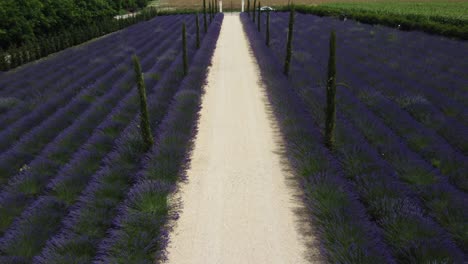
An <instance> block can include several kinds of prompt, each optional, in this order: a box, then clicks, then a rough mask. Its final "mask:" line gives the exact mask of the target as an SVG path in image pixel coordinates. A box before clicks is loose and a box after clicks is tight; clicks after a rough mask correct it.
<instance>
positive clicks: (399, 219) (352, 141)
mask: <svg viewBox="0 0 468 264" xmlns="http://www.w3.org/2000/svg"><path fill="white" fill-rule="evenodd" d="M273 28H274V26H273ZM296 34H297V33H296ZM273 35H274V34H273ZM281 37H282V36H281V35H279V34H278V33H277V38H281ZM297 39H301V38H300V37H298V38H297ZM277 41H281V40H277ZM297 42H298V41H296V43H295V44H296V46H295V49H297V54H298V55H297V56H298V57H299V59H298V60H300V59H301V58H302V59H304V58H307V57H310V53H309V52H307V49H306V48H304V47H306V45H304V44H302V46H301V43H299V44H298V43H297ZM273 48H274V49H275V47H273ZM275 51H276V54H277V58H281V57H282V56H281V51H280V50H275ZM295 52H296V51H295ZM292 67H293V68H292V74H291V81H292V82H293V83H294V87H295V89H296V90H297V92H298V93H299V94H300V95H301V97H302V98H303V100H305V101H306V102H307V105H308V110H309V111H311V112H312V116H313V117H314V119H315V122H316V123H319V124H320V123H322V120H323V118H324V113H322V112H323V110H322V109H323V107H324V102H325V94H324V93H325V88H320V87H318V88H316V87H315V86H314V85H313V81H312V80H311V78H310V77H309V75H310V72H309V69H310V68H311V67H313V66H311V65H309V64H308V63H307V60H306V59H304V60H303V61H301V62H299V63H296V64H295V63H293V65H292ZM304 69H306V71H307V72H304ZM339 74H340V72H339ZM338 76H340V75H338ZM310 83H312V85H311V84H310ZM340 93H345V94H343V95H342V96H341V95H340ZM338 94H339V104H338V110H339V114H338V117H339V118H338V122H337V134H338V137H337V142H338V143H337V144H338V152H337V154H338V157H339V159H340V160H341V162H342V163H343V165H344V168H345V171H346V172H347V173H346V174H347V176H348V177H349V178H350V179H351V180H353V182H354V183H355V186H356V187H357V188H358V191H359V195H360V196H361V199H363V201H364V202H365V204H366V207H367V210H368V212H369V213H370V214H371V215H372V217H373V218H375V219H376V221H377V223H378V224H379V225H380V226H381V227H382V228H383V230H384V233H385V240H386V242H387V243H388V244H389V245H390V246H391V247H392V248H393V252H394V256H395V257H396V258H397V259H398V260H400V261H410V262H411V261H413V262H414V261H416V262H418V261H424V260H439V261H449V262H450V261H453V262H457V261H460V260H461V259H463V256H464V255H463V253H462V252H461V251H460V249H459V248H457V247H456V246H455V245H454V244H453V242H452V241H451V238H450V236H448V235H447V234H446V231H445V230H443V229H441V228H440V227H439V226H438V225H437V224H436V223H435V222H434V221H433V220H432V218H431V217H434V218H436V219H437V220H439V223H440V224H442V225H443V226H444V227H445V228H448V229H449V230H450V231H451V233H452V235H453V236H454V238H455V239H456V240H457V241H458V242H459V243H460V244H461V246H462V248H465V244H464V243H465V242H464V238H463V237H460V234H463V232H460V231H461V230H463V228H464V227H463V226H464V223H463V219H466V213H465V212H466V210H464V209H463V206H462V205H463V202H464V201H465V200H466V199H465V196H464V194H462V193H460V192H459V191H457V190H455V189H453V187H452V186H450V185H449V184H447V181H446V179H443V178H441V177H439V176H440V175H439V176H437V175H435V174H433V173H432V172H431V168H430V167H429V168H428V166H427V164H426V163H425V162H424V161H422V160H421V159H420V158H418V156H417V155H416V154H414V153H412V152H411V151H409V150H408V149H407V148H406V146H405V145H404V144H402V143H400V142H399V141H398V140H399V138H398V137H396V136H395V135H394V134H393V133H392V132H391V130H389V129H388V128H387V127H385V125H383V124H382V123H381V122H380V120H379V119H378V118H376V117H375V116H374V115H373V113H371V112H369V111H368V110H367V109H366V108H365V107H363V106H362V103H361V102H359V101H358V100H357V99H356V98H354V97H353V95H352V94H351V93H349V92H348V93H346V91H343V92H341V90H340V91H339V92H338ZM352 99H354V101H352ZM366 110H367V111H366ZM341 111H342V112H341ZM345 116H346V117H347V118H349V119H352V120H353V122H354V124H351V123H350V122H349V121H348V120H347V119H346V118H345ZM379 125H380V127H379ZM356 127H359V128H360V131H359V130H357V129H356ZM361 133H364V135H362V134H361ZM364 136H366V137H367V139H366V138H364ZM368 140H369V142H368ZM369 143H372V144H373V145H374V146H372V145H371V144H369ZM392 144H394V145H392ZM401 157H402V158H401ZM398 158H399V159H398ZM405 159H406V160H405ZM385 160H387V161H390V163H391V164H392V165H393V167H391V166H390V164H388V163H387V162H386V161H385ZM407 160H409V161H410V162H407V163H405V162H404V161H407ZM398 162H399V163H398ZM410 166H411V167H410ZM410 169H411V170H410ZM397 177H400V178H401V179H403V180H404V181H405V182H407V183H408V185H409V186H408V185H406V184H402V183H401V182H400V181H399V179H398V178H397ZM376 179H378V181H376ZM431 180H432V181H431ZM425 181H426V182H425ZM427 181H429V182H427ZM427 183H429V184H430V185H429V186H425V185H424V184H427ZM409 187H412V188H413V189H415V190H416V191H417V193H418V194H419V195H420V196H422V197H423V199H424V203H421V202H420V201H419V199H418V195H417V194H416V193H415V192H413V191H412V190H411V188H409ZM442 190H444V191H449V192H452V194H451V195H449V196H450V197H449V198H448V199H444V198H445V197H443V196H441V194H442V193H443V192H442ZM420 192H423V194H421V193H420ZM431 195H432V197H431ZM427 199H429V200H430V201H427ZM442 201H450V202H454V203H455V205H450V207H451V208H452V209H458V211H457V212H454V211H453V210H449V215H450V221H445V219H441V218H440V216H443V215H444V214H441V212H440V211H439V212H438V211H437V209H438V208H435V206H436V203H437V202H442ZM424 206H425V207H426V208H428V209H429V210H428V211H425V209H424V208H425V207H424ZM395 212H396V213H397V214H396V213H395ZM428 213H429V214H430V216H431V217H428V216H427V214H428ZM408 234H411V237H409V238H408V237H407V236H408ZM461 236H463V235H461ZM436 238H437V239H436ZM435 241H438V242H437V243H436V242H435Z"/></svg>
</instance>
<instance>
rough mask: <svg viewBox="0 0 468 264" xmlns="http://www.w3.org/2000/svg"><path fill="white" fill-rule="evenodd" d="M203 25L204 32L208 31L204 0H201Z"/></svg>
mask: <svg viewBox="0 0 468 264" xmlns="http://www.w3.org/2000/svg"><path fill="white" fill-rule="evenodd" d="M203 26H204V29H205V33H206V32H208V26H207V25H206V0H203Z"/></svg>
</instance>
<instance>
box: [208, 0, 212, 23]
mask: <svg viewBox="0 0 468 264" xmlns="http://www.w3.org/2000/svg"><path fill="white" fill-rule="evenodd" d="M208 12H209V15H210V24H211V18H212V17H211V14H212V12H211V1H210V2H209V3H208Z"/></svg>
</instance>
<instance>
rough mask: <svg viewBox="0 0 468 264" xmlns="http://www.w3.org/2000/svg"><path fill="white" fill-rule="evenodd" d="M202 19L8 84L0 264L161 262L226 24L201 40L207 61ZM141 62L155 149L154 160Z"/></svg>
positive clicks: (83, 49)
mask: <svg viewBox="0 0 468 264" xmlns="http://www.w3.org/2000/svg"><path fill="white" fill-rule="evenodd" d="M195 19H196V16H195V15H172V16H160V17H156V18H154V19H152V20H150V21H147V22H142V23H138V24H136V25H133V26H130V27H128V28H126V29H124V30H121V31H118V32H116V33H113V34H110V35H108V36H105V37H102V38H100V39H97V40H94V41H92V42H90V43H86V44H83V45H81V46H78V47H75V48H70V49H67V50H65V51H63V52H60V53H58V54H56V55H54V56H52V57H50V58H46V59H43V60H41V61H38V62H35V63H32V64H29V65H26V66H23V67H21V68H18V69H17V70H14V71H10V72H5V73H0V263H31V262H34V263H89V262H92V261H96V262H102V263H152V262H153V261H154V258H155V257H156V255H157V252H158V250H160V249H161V248H163V245H164V241H165V239H164V232H162V231H161V227H162V226H163V225H164V223H165V221H166V220H167V217H168V212H167V210H168V208H167V205H166V202H165V196H166V195H167V194H168V193H169V192H170V191H171V190H172V189H173V188H174V184H175V182H176V181H177V178H178V176H179V175H180V168H182V167H183V164H184V163H185V162H186V159H187V158H186V157H185V156H186V153H187V152H188V149H189V146H190V139H191V137H192V134H193V131H194V127H195V122H196V116H197V115H196V113H197V108H198V106H199V103H198V101H199V99H200V96H201V89H202V85H203V83H204V80H205V75H206V69H207V67H208V65H209V63H210V60H211V56H212V52H213V49H214V48H213V43H214V42H215V40H216V39H217V35H218V34H219V28H220V24H221V21H222V15H218V16H216V18H215V19H213V22H212V23H211V24H209V25H208V31H207V33H206V34H205V33H204V30H200V39H201V47H200V48H199V49H197V47H196V26H195V25H196V23H195ZM200 21H201V22H200V23H201V24H202V18H200ZM210 21H211V20H210ZM182 23H185V24H187V31H186V36H187V59H188V64H189V72H188V74H187V75H186V76H184V70H183V69H184V68H183V56H182V50H183V49H182V34H181V33H182ZM134 54H135V55H137V56H138V57H140V58H141V64H142V69H143V72H144V80H145V83H146V87H147V97H148V105H149V106H148V108H149V109H148V110H149V112H150V120H149V121H150V126H151V128H152V133H153V137H154V138H155V144H154V146H153V147H152V148H151V149H150V150H149V151H147V152H146V151H145V148H144V147H143V142H142V140H141V136H140V132H139V103H138V92H137V89H136V88H135V87H136V82H135V74H134V71H133V64H132V61H131V56H132V55H134ZM152 198H154V199H153V200H151V199H152Z"/></svg>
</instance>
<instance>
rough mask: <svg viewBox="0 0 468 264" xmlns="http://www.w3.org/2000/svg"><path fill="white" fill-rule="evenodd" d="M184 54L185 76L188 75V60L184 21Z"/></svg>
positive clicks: (183, 24)
mask: <svg viewBox="0 0 468 264" xmlns="http://www.w3.org/2000/svg"><path fill="white" fill-rule="evenodd" d="M182 55H183V59H184V76H187V73H188V61H187V36H186V34H185V22H184V23H182Z"/></svg>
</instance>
